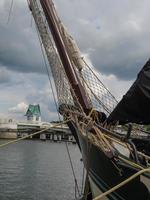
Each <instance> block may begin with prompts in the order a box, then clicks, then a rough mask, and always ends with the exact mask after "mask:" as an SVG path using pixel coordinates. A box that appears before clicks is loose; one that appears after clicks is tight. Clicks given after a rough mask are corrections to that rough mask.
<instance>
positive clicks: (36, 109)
mask: <svg viewBox="0 0 150 200" xmlns="http://www.w3.org/2000/svg"><path fill="white" fill-rule="evenodd" d="M25 116H27V121H30V122H41V111H40V105H39V104H37V105H31V104H30V105H29V107H28V110H27V112H26V114H25Z"/></svg>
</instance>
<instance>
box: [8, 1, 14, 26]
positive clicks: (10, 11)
mask: <svg viewBox="0 0 150 200" xmlns="http://www.w3.org/2000/svg"><path fill="white" fill-rule="evenodd" d="M13 5H14V0H11V5H10V9H9V14H8V19H7V24H8V23H9V21H10V17H11V14H12V9H13Z"/></svg>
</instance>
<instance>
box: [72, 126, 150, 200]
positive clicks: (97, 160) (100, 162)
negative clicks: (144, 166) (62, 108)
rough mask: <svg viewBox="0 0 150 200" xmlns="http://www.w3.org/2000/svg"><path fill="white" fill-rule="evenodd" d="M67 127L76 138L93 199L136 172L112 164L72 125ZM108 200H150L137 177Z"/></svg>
mask: <svg viewBox="0 0 150 200" xmlns="http://www.w3.org/2000/svg"><path fill="white" fill-rule="evenodd" d="M69 127H70V129H71V130H72V133H73V135H74V136H75V135H76V138H78V140H77V143H78V145H79V148H80V150H81V153H82V157H83V162H84V165H85V168H86V169H87V171H88V174H89V182H90V187H91V191H92V195H93V198H95V197H96V196H97V195H99V194H100V193H102V192H105V191H107V190H109V189H110V188H112V187H113V186H115V185H117V184H119V183H120V182H122V181H123V180H125V179H127V178H128V177H130V176H132V175H133V174H134V173H136V172H137V171H136V170H135V169H134V168H131V166H128V165H127V166H119V165H117V164H116V163H115V164H114V162H113V161H112V159H110V158H108V157H107V156H106V155H105V154H104V153H103V151H102V150H100V148H98V147H97V146H96V145H94V144H92V143H88V142H87V137H86V136H83V134H81V133H80V132H79V131H78V129H76V128H75V126H74V125H73V124H72V125H71V124H70V125H69ZM116 166H117V167H116ZM146 181H147V182H148V184H149V186H150V180H149V179H146ZM106 199H107V198H106ZM108 199H111V200H133V199H136V200H141V199H142V200H150V193H149V190H148V188H147V187H146V185H145V183H143V182H142V181H141V180H140V177H137V178H136V179H134V180H132V181H131V182H129V183H128V184H126V185H125V186H123V187H121V188H120V189H118V190H116V191H115V192H113V193H111V194H110V195H109V196H108Z"/></svg>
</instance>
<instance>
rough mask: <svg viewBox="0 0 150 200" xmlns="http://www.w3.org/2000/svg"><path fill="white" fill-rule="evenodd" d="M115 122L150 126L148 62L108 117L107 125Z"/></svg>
mask: <svg viewBox="0 0 150 200" xmlns="http://www.w3.org/2000/svg"><path fill="white" fill-rule="evenodd" d="M116 121H119V123H120V124H125V123H129V122H132V123H137V124H150V60H148V62H147V63H146V64H145V65H144V67H143V68H142V70H141V71H140V72H139V74H138V76H137V79H136V81H135V82H134V83H133V85H132V86H131V88H130V89H129V90H128V92H127V93H126V94H125V95H124V96H123V98H122V100H121V101H120V102H119V103H118V105H117V106H116V107H115V109H114V110H113V112H112V113H111V114H110V116H109V117H108V123H110V122H116Z"/></svg>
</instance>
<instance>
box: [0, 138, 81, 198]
mask: <svg viewBox="0 0 150 200" xmlns="http://www.w3.org/2000/svg"><path fill="white" fill-rule="evenodd" d="M0 142H1V143H2V141H0ZM4 142H6V141H3V143H4ZM69 151H70V154H71V158H72V160H73V164H74V168H75V173H76V175H77V179H78V182H79V185H80V186H81V180H82V163H81V161H80V158H81V155H80V152H79V150H78V146H77V145H73V144H69ZM72 199H74V180H73V175H72V171H71V167H70V164H69V159H68V155H67V152H66V147H65V144H64V143H52V142H50V141H46V142H42V141H38V140H36V141H33V140H25V141H21V142H19V143H16V144H13V145H9V146H8V147H5V148H1V149H0V200H72Z"/></svg>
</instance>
